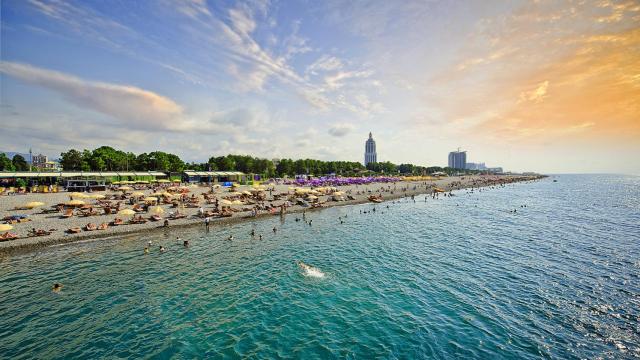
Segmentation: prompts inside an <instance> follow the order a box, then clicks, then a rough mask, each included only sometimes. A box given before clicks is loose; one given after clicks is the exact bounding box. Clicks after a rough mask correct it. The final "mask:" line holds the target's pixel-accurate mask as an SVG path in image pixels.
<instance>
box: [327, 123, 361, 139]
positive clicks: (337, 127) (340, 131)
mask: <svg viewBox="0 0 640 360" xmlns="http://www.w3.org/2000/svg"><path fill="white" fill-rule="evenodd" d="M354 129H355V127H354V126H353V125H351V124H349V123H340V124H333V125H332V126H331V127H330V128H329V135H331V136H335V137H343V136H346V135H347V134H348V133H350V132H351V131H353V130H354Z"/></svg>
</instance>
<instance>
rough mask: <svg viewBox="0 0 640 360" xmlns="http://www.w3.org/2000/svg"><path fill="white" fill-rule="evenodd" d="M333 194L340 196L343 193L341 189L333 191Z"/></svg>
mask: <svg viewBox="0 0 640 360" xmlns="http://www.w3.org/2000/svg"><path fill="white" fill-rule="evenodd" d="M333 195H335V196H342V195H344V193H343V192H342V191H336V192H334V193H333Z"/></svg>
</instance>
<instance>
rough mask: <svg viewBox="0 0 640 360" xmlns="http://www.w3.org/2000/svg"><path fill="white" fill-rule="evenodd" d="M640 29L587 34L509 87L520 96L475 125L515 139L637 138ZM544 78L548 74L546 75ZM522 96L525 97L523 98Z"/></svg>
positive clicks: (639, 124) (639, 128) (639, 127)
mask: <svg viewBox="0 0 640 360" xmlns="http://www.w3.org/2000/svg"><path fill="white" fill-rule="evenodd" d="M639 48H640V29H635V30H630V31H627V32H624V33H620V34H616V35H607V36H594V37H588V38H586V39H584V40H583V41H582V44H581V46H579V47H578V48H577V49H576V50H575V51H574V52H573V53H571V54H570V55H568V56H566V57H562V58H559V59H558V60H557V61H555V62H553V63H551V64H549V65H547V66H545V67H544V68H542V69H539V70H538V71H535V72H533V73H532V74H529V75H528V76H527V77H523V78H517V79H515V81H514V82H513V83H512V84H511V86H513V88H531V87H532V84H533V87H534V90H529V91H523V92H521V95H520V97H519V101H517V103H516V104H515V105H514V106H513V107H511V108H510V109H508V110H507V111H505V112H503V113H501V114H499V115H498V116H496V117H494V118H491V119H487V121H485V122H484V123H482V124H480V125H479V126H478V128H477V129H475V130H480V131H483V132H485V133H487V134H490V135H493V136H499V137H508V138H512V139H518V140H535V138H536V137H539V136H542V137H567V136H572V137H573V136H582V137H595V138H605V139H617V140H627V141H628V140H631V141H635V142H640V51H638V49H639ZM546 79H549V80H546ZM523 100H526V101H523Z"/></svg>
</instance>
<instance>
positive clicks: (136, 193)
mask: <svg viewBox="0 0 640 360" xmlns="http://www.w3.org/2000/svg"><path fill="white" fill-rule="evenodd" d="M131 196H134V197H139V196H144V193H143V192H141V191H136V192H134V193H132V194H131Z"/></svg>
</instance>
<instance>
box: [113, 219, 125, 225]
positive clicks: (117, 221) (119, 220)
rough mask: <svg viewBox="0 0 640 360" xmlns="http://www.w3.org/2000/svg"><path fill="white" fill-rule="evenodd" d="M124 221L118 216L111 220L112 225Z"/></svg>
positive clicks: (121, 223) (120, 223)
mask: <svg viewBox="0 0 640 360" xmlns="http://www.w3.org/2000/svg"><path fill="white" fill-rule="evenodd" d="M123 224H124V221H123V220H122V219H120V218H115V219H113V221H112V222H111V225H112V226H118V225H123Z"/></svg>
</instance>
